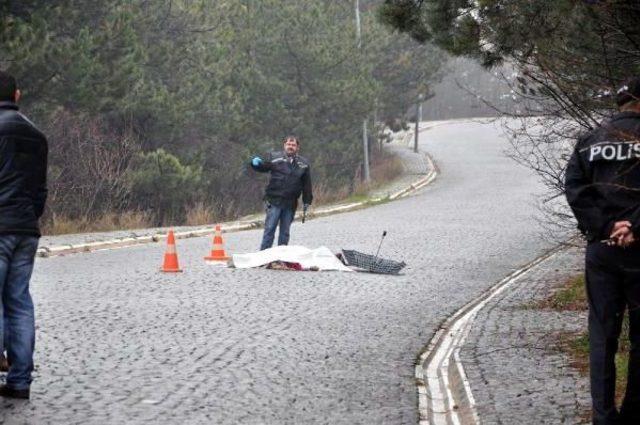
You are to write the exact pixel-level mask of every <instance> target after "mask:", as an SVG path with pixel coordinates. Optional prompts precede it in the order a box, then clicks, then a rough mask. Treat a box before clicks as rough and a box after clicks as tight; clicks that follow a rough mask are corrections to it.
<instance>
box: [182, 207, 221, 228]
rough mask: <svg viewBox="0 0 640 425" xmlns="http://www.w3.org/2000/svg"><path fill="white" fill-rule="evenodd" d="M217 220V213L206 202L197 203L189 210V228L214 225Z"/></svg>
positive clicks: (187, 222) (187, 214) (187, 215)
mask: <svg viewBox="0 0 640 425" xmlns="http://www.w3.org/2000/svg"><path fill="white" fill-rule="evenodd" d="M214 220H215V213H214V211H213V210H212V209H211V207H209V206H208V205H205V204H204V202H197V203H196V204H194V205H192V206H191V207H190V208H188V209H187V213H186V222H185V224H186V225H187V226H202V225H205V224H212V223H213V222H214Z"/></svg>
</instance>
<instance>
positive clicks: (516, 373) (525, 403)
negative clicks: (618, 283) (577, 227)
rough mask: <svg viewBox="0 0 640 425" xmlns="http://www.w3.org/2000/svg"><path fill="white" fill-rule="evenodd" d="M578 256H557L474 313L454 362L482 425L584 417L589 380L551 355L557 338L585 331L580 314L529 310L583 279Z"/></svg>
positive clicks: (563, 358)
mask: <svg viewBox="0 0 640 425" xmlns="http://www.w3.org/2000/svg"><path fill="white" fill-rule="evenodd" d="M583 255H584V254H583V252H582V250H581V249H577V248H571V249H568V250H565V251H561V252H560V253H559V254H557V255H555V256H554V257H552V258H550V259H548V260H546V261H544V262H543V263H541V264H540V265H538V266H536V267H535V268H534V269H532V270H531V271H530V272H529V273H528V274H526V275H525V276H524V277H522V278H520V279H519V280H518V281H516V282H515V283H514V285H513V286H512V287H511V288H509V289H508V290H506V291H505V292H503V293H502V294H501V295H500V296H499V297H497V298H496V299H494V300H492V301H491V302H490V303H489V304H487V306H486V307H485V308H483V309H482V310H481V311H480V312H479V313H478V315H477V317H476V320H475V323H474V327H473V329H472V330H471V332H470V334H469V337H468V339H467V341H466V344H465V346H464V348H463V349H462V351H461V359H462V362H463V364H464V367H465V371H466V372H467V375H468V377H469V380H470V384H471V389H472V391H473V395H474V397H475V400H476V403H477V408H478V413H479V416H480V419H481V421H482V423H486V424H505V425H506V424H559V423H566V424H574V423H581V422H580V421H581V419H582V416H581V415H583V414H584V413H585V411H586V412H588V409H589V406H590V396H589V383H588V379H587V378H585V377H582V376H580V375H579V373H578V372H577V371H575V370H573V369H572V368H571V367H570V365H569V359H568V358H567V357H566V355H564V354H563V353H561V352H560V351H559V349H558V347H556V341H557V340H556V336H557V335H558V333H561V332H579V331H583V330H584V329H586V315H587V313H586V312H557V311H551V310H538V309H534V308H532V307H533V306H534V305H535V304H536V303H537V302H539V301H541V300H543V299H546V298H547V297H548V296H549V295H550V294H551V293H552V292H553V290H554V289H555V288H557V287H558V286H559V285H561V284H562V283H564V282H565V281H566V279H567V278H568V277H570V276H574V275H576V274H578V273H580V272H581V271H582V264H583Z"/></svg>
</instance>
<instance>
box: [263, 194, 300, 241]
mask: <svg viewBox="0 0 640 425" xmlns="http://www.w3.org/2000/svg"><path fill="white" fill-rule="evenodd" d="M294 213H295V211H294V210H293V208H287V207H279V206H277V205H273V204H270V203H267V218H266V219H265V221H264V234H263V235H262V244H260V251H262V250H264V249H268V248H271V246H272V245H273V238H274V236H275V233H276V227H278V223H280V233H279V234H278V245H287V244H288V243H289V229H290V228H291V223H292V222H293V217H294Z"/></svg>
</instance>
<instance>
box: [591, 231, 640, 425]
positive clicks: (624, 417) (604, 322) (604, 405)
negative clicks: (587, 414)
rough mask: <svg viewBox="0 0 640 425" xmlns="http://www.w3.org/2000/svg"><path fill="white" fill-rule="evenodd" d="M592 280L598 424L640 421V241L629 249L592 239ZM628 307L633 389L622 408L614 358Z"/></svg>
mask: <svg viewBox="0 0 640 425" xmlns="http://www.w3.org/2000/svg"><path fill="white" fill-rule="evenodd" d="M586 282H587V296H588V299H589V349H590V355H589V357H590V358H589V361H590V374H591V398H592V400H593V423H594V424H598V425H601V424H640V246H634V247H631V248H626V249H623V248H619V247H611V246H607V245H605V244H603V243H601V242H592V243H590V244H589V245H588V246H587V255H586ZM625 308H628V310H629V325H630V327H629V330H630V335H629V339H630V345H631V352H630V358H629V375H628V383H627V391H626V393H625V397H624V401H623V403H622V408H621V410H620V413H618V411H617V409H616V406H615V399H614V398H615V385H616V366H615V361H614V360H615V355H616V352H617V351H618V338H619V336H620V331H621V328H622V318H623V316H624V310H625Z"/></svg>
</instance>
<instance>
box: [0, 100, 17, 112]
mask: <svg viewBox="0 0 640 425" xmlns="http://www.w3.org/2000/svg"><path fill="white" fill-rule="evenodd" d="M0 109H13V110H14V111H17V110H18V109H19V108H18V105H17V104H16V103H15V102H11V101H8V100H3V101H0Z"/></svg>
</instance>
